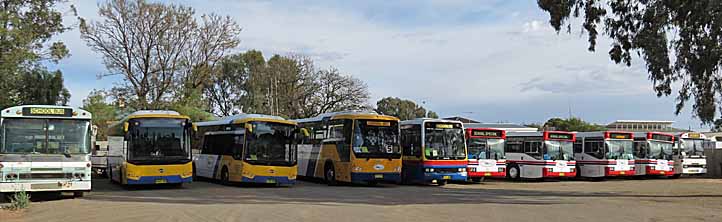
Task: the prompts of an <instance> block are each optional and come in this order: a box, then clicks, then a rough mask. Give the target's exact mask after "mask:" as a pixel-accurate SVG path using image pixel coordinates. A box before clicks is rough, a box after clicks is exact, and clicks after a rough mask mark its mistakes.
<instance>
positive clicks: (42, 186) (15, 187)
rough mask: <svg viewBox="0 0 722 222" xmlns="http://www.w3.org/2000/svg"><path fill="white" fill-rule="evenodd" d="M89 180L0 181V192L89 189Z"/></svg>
mask: <svg viewBox="0 0 722 222" xmlns="http://www.w3.org/2000/svg"><path fill="white" fill-rule="evenodd" d="M90 189H91V186H90V181H33V182H0V192H20V191H27V192H38V191H68V192H70V191H90Z"/></svg>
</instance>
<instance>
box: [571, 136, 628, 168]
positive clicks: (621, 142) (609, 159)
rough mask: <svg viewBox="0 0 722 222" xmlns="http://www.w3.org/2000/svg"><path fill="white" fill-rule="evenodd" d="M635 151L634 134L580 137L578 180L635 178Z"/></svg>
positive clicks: (577, 158)
mask: <svg viewBox="0 0 722 222" xmlns="http://www.w3.org/2000/svg"><path fill="white" fill-rule="evenodd" d="M633 147H634V134H633V133H631V132H613V131H600V132H583V133H577V141H576V142H575V143H574V160H576V161H577V176H580V177H591V178H604V177H616V176H634V150H633Z"/></svg>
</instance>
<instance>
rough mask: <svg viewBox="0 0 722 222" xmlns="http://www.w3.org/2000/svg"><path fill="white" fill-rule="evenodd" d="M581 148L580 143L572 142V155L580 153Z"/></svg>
mask: <svg viewBox="0 0 722 222" xmlns="http://www.w3.org/2000/svg"><path fill="white" fill-rule="evenodd" d="M582 147H584V146H583V145H582V142H579V141H577V142H574V153H582Z"/></svg>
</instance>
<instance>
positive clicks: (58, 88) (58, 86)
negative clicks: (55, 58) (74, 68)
mask: <svg viewBox="0 0 722 222" xmlns="http://www.w3.org/2000/svg"><path fill="white" fill-rule="evenodd" d="M19 83H20V85H19V86H18V88H17V91H18V95H19V96H18V98H19V101H18V102H19V103H20V104H23V105H66V104H67V103H68V100H70V92H69V91H68V89H66V88H65V86H63V73H61V72H60V71H55V72H52V73H51V72H48V71H47V70H45V69H42V68H37V69H33V70H30V71H28V72H24V73H23V74H21V76H20V80H19Z"/></svg>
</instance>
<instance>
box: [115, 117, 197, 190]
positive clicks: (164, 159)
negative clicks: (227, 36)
mask: <svg viewBox="0 0 722 222" xmlns="http://www.w3.org/2000/svg"><path fill="white" fill-rule="evenodd" d="M192 131H193V125H192V123H191V120H190V118H189V117H187V116H183V115H180V114H179V113H177V112H175V111H161V110H144V111H137V112H134V113H132V114H130V115H128V116H127V117H125V118H124V119H123V120H121V121H119V122H117V123H115V124H113V125H111V126H110V128H109V130H108V156H107V158H108V169H107V170H106V172H107V173H108V175H109V177H110V179H111V181H113V182H117V183H120V184H122V185H128V184H130V185H133V184H166V183H168V184H177V185H179V186H180V185H182V184H183V183H190V182H192V181H193V163H192V156H191V133H192Z"/></svg>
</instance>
